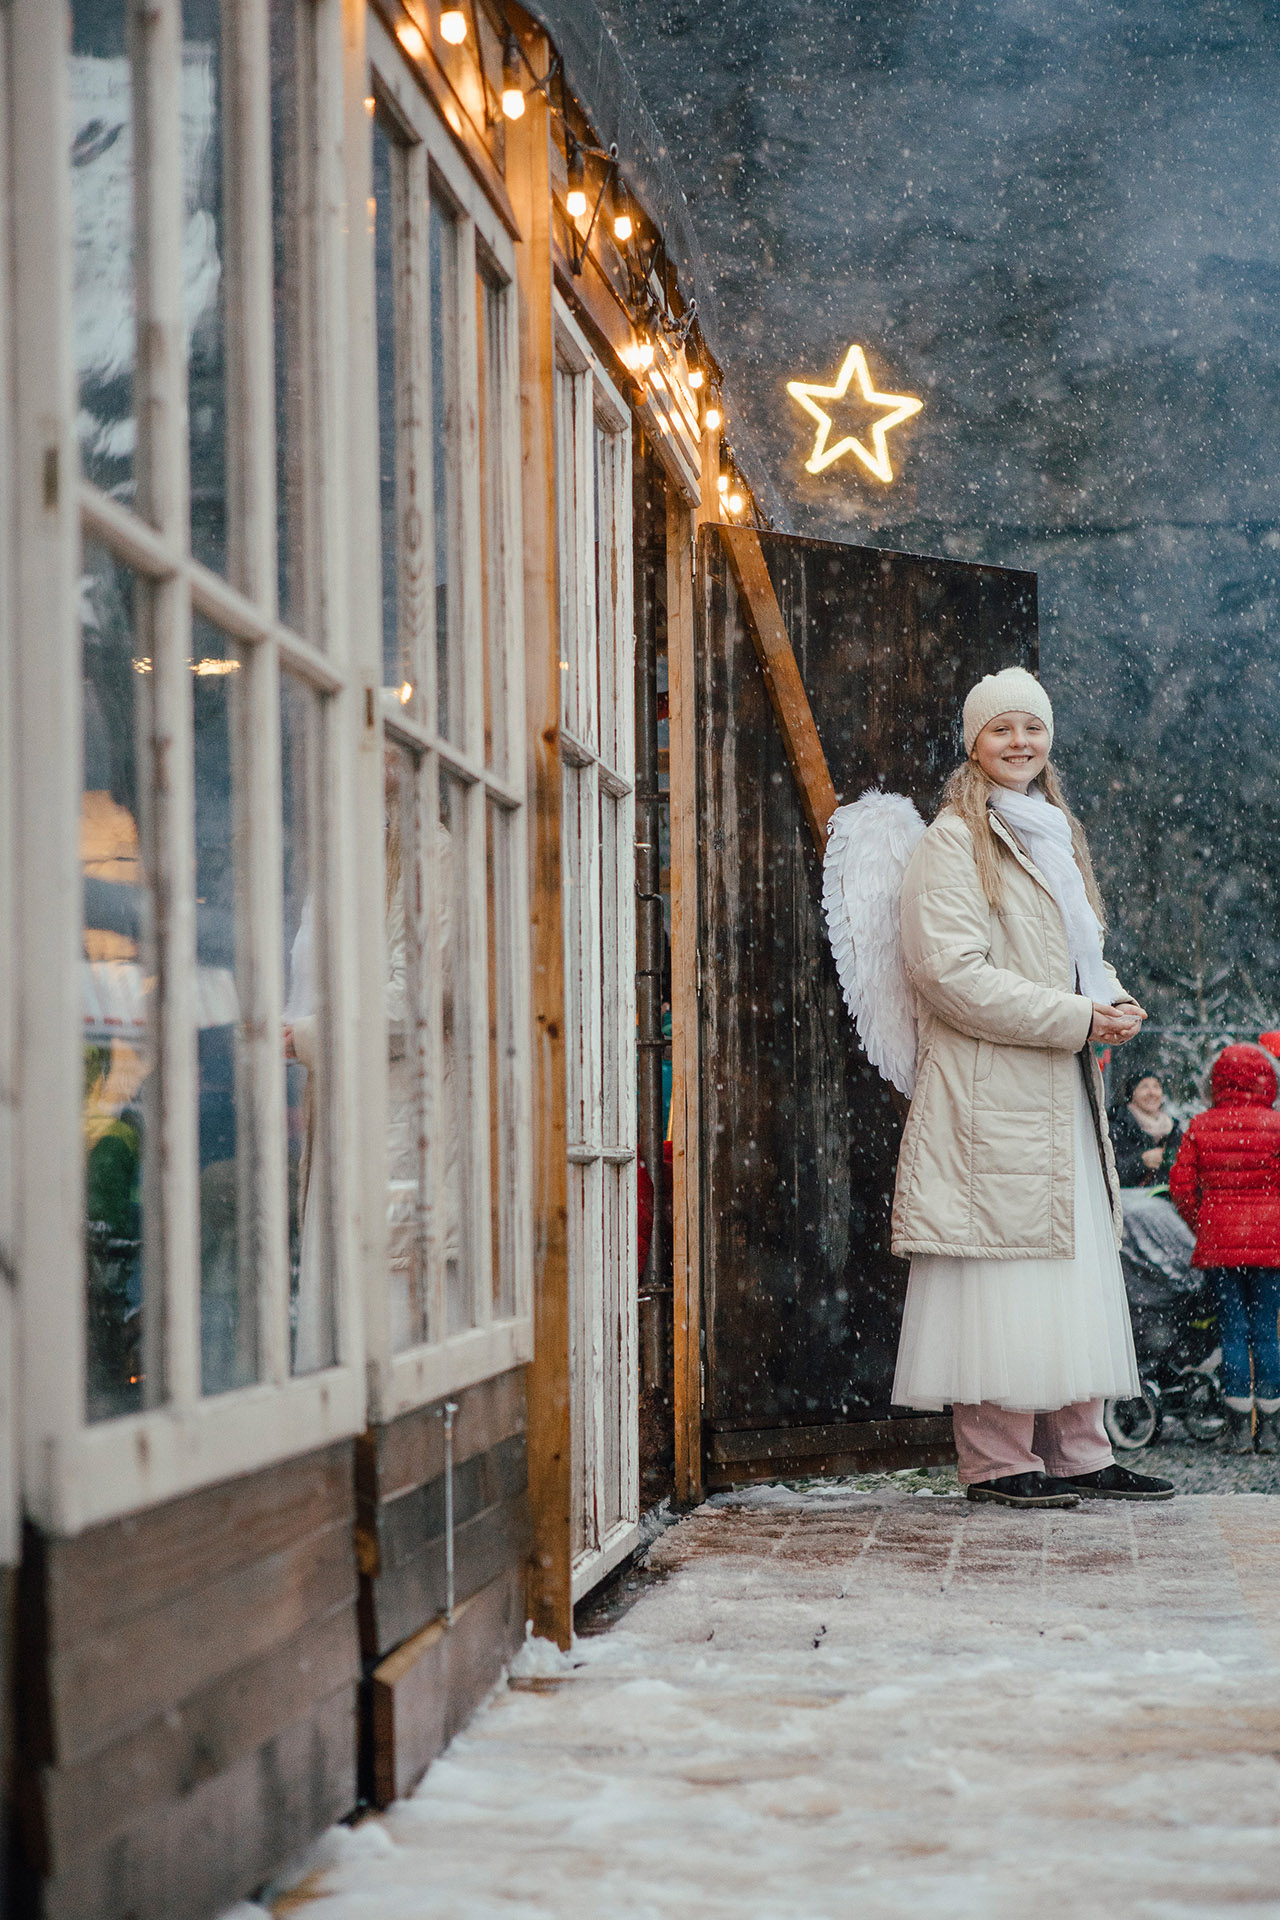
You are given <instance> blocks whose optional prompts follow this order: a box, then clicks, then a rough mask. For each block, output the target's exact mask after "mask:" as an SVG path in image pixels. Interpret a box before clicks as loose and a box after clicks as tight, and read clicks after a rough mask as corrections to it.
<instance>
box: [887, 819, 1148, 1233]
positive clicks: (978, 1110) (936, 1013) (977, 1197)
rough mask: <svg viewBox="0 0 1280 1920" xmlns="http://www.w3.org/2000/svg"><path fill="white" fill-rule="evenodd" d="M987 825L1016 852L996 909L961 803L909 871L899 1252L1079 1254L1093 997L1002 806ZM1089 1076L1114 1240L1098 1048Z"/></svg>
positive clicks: (1007, 863) (1006, 865)
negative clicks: (1080, 1081)
mask: <svg viewBox="0 0 1280 1920" xmlns="http://www.w3.org/2000/svg"><path fill="white" fill-rule="evenodd" d="M991 824H992V827H993V829H994V831H995V833H996V834H997V836H998V837H999V839H1000V841H1001V842H1002V844H1003V848H1004V851H1005V853H1006V854H1007V856H1008V857H1007V858H1005V859H1003V861H1002V865H1003V871H1004V901H1003V904H1002V906H1001V908H1000V910H999V911H998V912H996V911H995V910H993V909H992V908H991V907H990V906H989V905H988V904H987V900H986V897H985V895H984V894H983V891H982V887H981V884H980V882H979V879H978V870H977V867H976V866H975V864H974V858H973V842H972V838H971V836H970V833H969V829H968V827H967V826H966V825H965V824H964V821H963V820H961V819H960V817H959V815H958V814H954V813H943V814H941V815H939V817H938V819H936V820H935V821H934V823H933V825H932V826H931V827H930V828H929V830H928V832H927V833H926V834H925V835H924V838H923V839H922V840H921V842H920V844H919V846H918V847H917V848H916V850H915V852H914V853H913V854H912V856H911V860H910V862H909V864H908V867H907V872H906V877H905V880H904V882H903V888H902V951H903V958H904V961H905V964H906V969H907V977H908V979H909V980H910V982H911V985H912V988H913V990H914V992H915V996H916V1013H917V1023H918V1030H919V1046H918V1051H917V1056H916V1059H917V1067H916V1090H915V1094H914V1096H913V1098H912V1101H911V1111H910V1113H909V1114H908V1116H907V1125H906V1132H905V1133H904V1135H903V1140H902V1151H901V1154H900V1155H899V1158H898V1179H897V1188H896V1192H895V1195H894V1203H893V1250H894V1252H895V1253H898V1254H911V1253H939V1254H951V1255H954V1256H956V1257H958V1258H960V1259H975V1260H976V1259H995V1260H1015V1259H1026V1258H1037V1257H1038V1258H1043V1259H1051V1260H1058V1259H1069V1258H1070V1257H1071V1255H1072V1254H1073V1253H1074V1251H1075V1212H1074V1209H1075V1152H1074V1101H1075V1084H1074V1077H1075V1076H1076V1075H1077V1074H1078V1073H1079V1072H1080V1061H1079V1059H1078V1057H1077V1056H1078V1055H1079V1054H1080V1052H1081V1049H1082V1048H1083V1047H1084V1046H1085V1044H1086V1042H1087V1040H1088V1037H1089V1028H1090V1025H1091V1024H1092V1020H1093V1007H1092V1003H1091V1002H1090V1001H1088V1000H1086V999H1084V998H1083V997H1082V996H1081V995H1080V994H1078V993H1076V992H1075V991H1074V990H1073V989H1074V985H1075V980H1074V973H1073V970H1072V967H1071V963H1070V960H1069V958H1068V954H1067V938H1066V933H1065V931H1064V929H1063V924H1062V915H1061V913H1060V912H1059V910H1058V906H1057V903H1056V902H1055V900H1054V898H1053V895H1052V894H1051V893H1050V892H1049V889H1048V886H1047V885H1046V883H1045V881H1044V879H1043V877H1042V876H1041V874H1040V873H1039V872H1038V870H1037V869H1036V867H1035V866H1034V865H1033V864H1032V862H1031V861H1030V859H1028V857H1027V855H1026V854H1025V853H1024V852H1023V850H1022V848H1021V847H1020V846H1019V845H1018V843H1017V841H1016V840H1015V839H1014V837H1013V834H1012V833H1011V832H1010V831H1009V829H1008V828H1007V827H1006V825H1005V823H1004V822H1003V821H1002V820H1001V819H999V818H998V816H996V815H994V814H993V815H992V816H991ZM1112 978H1113V979H1114V978H1115V976H1114V974H1113V975H1112ZM1118 985H1119V983H1118V982H1117V987H1118ZM1087 1084H1088V1087H1089V1094H1090V1103H1091V1105H1092V1107H1093V1110H1094V1120H1095V1125H1096V1127H1097V1130H1098V1136H1099V1139H1100V1141H1101V1144H1102V1151H1103V1161H1104V1165H1105V1167H1106V1173H1107V1185H1108V1189H1109V1191H1110V1193H1111V1202H1112V1211H1113V1214H1114V1216H1115V1222H1116V1234H1117V1239H1118V1237H1119V1233H1120V1226H1121V1215H1120V1200H1119V1189H1118V1185H1117V1182H1116V1175H1115V1164H1114V1161H1113V1160H1112V1157H1111V1143H1110V1141H1109V1140H1108V1138H1107V1125H1106V1118H1105V1114H1104V1110H1103V1101H1102V1079H1101V1075H1100V1074H1099V1073H1098V1070H1097V1068H1096V1066H1094V1065H1093V1063H1092V1060H1090V1064H1089V1071H1088V1074H1087Z"/></svg>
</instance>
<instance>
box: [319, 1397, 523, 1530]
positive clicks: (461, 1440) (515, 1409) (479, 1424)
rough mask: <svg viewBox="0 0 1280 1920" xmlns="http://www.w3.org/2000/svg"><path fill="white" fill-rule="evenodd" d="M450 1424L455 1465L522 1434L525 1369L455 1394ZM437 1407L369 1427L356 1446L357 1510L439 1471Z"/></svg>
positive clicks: (441, 1452)
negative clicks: (453, 1410)
mask: <svg viewBox="0 0 1280 1920" xmlns="http://www.w3.org/2000/svg"><path fill="white" fill-rule="evenodd" d="M454 1397H455V1399H456V1400H457V1403H458V1411H457V1413H456V1414H455V1415H454V1421H453V1458H454V1464H455V1466H456V1465H458V1464H460V1463H461V1462H462V1461H464V1460H469V1459H471V1458H472V1457H473V1456H474V1455H475V1454H478V1453H484V1452H486V1451H487V1450H488V1449H489V1448H490V1447H492V1446H496V1445H497V1443H498V1442H499V1441H500V1440H506V1439H509V1438H510V1436H511V1435H512V1434H515V1433H523V1432H524V1427H525V1369H524V1368H523V1367H513V1368H512V1369H511V1370H510V1371H509V1372H507V1373H501V1374H497V1375H496V1376H495V1377H494V1378H493V1379H492V1380H482V1381H480V1382H479V1383H478V1384H477V1385H476V1386H474V1387H468V1388H467V1389H466V1390H465V1391H464V1392H462V1393H459V1394H456V1395H455V1396H454ZM441 1409H442V1403H441V1402H436V1403H435V1405H433V1406H430V1407H421V1408H416V1409H415V1410H414V1411H413V1412H412V1413H406V1414H402V1415H401V1416H400V1418H399V1419H398V1420H392V1421H391V1422H389V1424H388V1425H387V1426H385V1427H373V1428H371V1429H370V1430H369V1432H367V1433H365V1434H362V1435H361V1436H360V1438H359V1440H358V1441H357V1442H356V1488H357V1492H358V1494H359V1497H360V1500H361V1503H362V1505H365V1504H368V1505H376V1504H377V1503H378V1502H380V1501H383V1500H394V1499H395V1497H396V1495H397V1494H400V1493H405V1492H407V1491H408V1489H409V1488H411V1487H420V1486H422V1485H424V1484H425V1483H426V1482H427V1481H429V1480H435V1479H437V1478H438V1477H439V1475H440V1474H442V1473H443V1472H444V1421H443V1419H442V1418H441Z"/></svg>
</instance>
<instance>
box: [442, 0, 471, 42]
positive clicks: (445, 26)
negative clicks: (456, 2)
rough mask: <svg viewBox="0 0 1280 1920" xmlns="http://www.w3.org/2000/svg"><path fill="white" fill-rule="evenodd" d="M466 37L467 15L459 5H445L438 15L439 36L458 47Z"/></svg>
mask: <svg viewBox="0 0 1280 1920" xmlns="http://www.w3.org/2000/svg"><path fill="white" fill-rule="evenodd" d="M466 37H467V16H466V14H465V13H464V12H463V11H462V8H461V7H446V8H445V10H444V12H443V13H442V14H441V15H440V38H441V39H442V40H447V41H448V43H449V45H450V46H451V47H460V46H461V45H462V43H463V41H464V40H465V39H466Z"/></svg>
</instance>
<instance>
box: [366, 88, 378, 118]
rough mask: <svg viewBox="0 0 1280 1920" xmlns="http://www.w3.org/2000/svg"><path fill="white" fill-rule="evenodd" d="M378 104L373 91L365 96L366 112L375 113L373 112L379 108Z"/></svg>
mask: <svg viewBox="0 0 1280 1920" xmlns="http://www.w3.org/2000/svg"><path fill="white" fill-rule="evenodd" d="M377 105H378V103H377V101H376V100H375V99H374V97H373V95H372V94H371V93H366V95H365V97H364V110H365V112H366V113H367V114H370V115H372V114H373V113H374V112H375V111H376V109H377Z"/></svg>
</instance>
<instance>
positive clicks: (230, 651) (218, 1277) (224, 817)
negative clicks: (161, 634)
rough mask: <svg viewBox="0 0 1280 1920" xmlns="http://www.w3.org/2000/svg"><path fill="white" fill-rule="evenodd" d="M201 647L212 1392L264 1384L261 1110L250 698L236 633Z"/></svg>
mask: <svg viewBox="0 0 1280 1920" xmlns="http://www.w3.org/2000/svg"><path fill="white" fill-rule="evenodd" d="M192 642H193V644H192V661H191V698H192V708H193V721H194V731H193V749H194V763H195V794H196V815H195V841H196V1025H197V1034H196V1049H197V1060H198V1067H199V1103H200V1105H199V1152H200V1330H201V1342H200V1345H201V1379H202V1384H203V1388H204V1391H205V1393H225V1392H226V1391H227V1390H228V1389H229V1388H231V1387H243V1386H247V1385H248V1384H249V1383H250V1382H251V1381H253V1380H256V1379H257V1377H258V1317H257V1289H256V1261H255V1258H254V1254H255V1248H254V1244H253V1239H252V1233H253V1223H254V1220H255V1218H256V1208H255V1205H254V1187H253V1179H254V1158H253V1138H252V1112H253V1108H252V1103H251V1101H250V1098H249V1088H248V1071H249V1067H248V1052H247V1047H246V1028H245V1024H244V1020H243V1018H242V1010H241V1004H240V991H239V985H238V983H239V981H240V979H241V977H242V976H245V975H246V968H245V966H244V965H242V963H241V943H242V941H243V939H244V937H245V933H246V929H245V927H244V926H243V925H242V923H241V916H240V885H242V884H243V876H242V875H241V876H238V875H237V873H236V860H237V855H239V857H240V859H241V860H242V861H243V857H244V842H245V822H244V821H243V820H242V819H241V818H239V817H238V816H239V808H238V806H237V804H236V795H237V794H238V793H243V792H244V780H243V777H241V778H239V779H237V773H238V772H239V766H238V762H239V758H240V752H239V748H240V724H239V723H240V717H241V716H240V706H241V702H242V700H243V697H244V694H243V688H242V686H241V675H242V665H241V661H240V657H239V654H238V652H237V650H236V648H235V647H234V645H233V644H232V643H231V642H230V641H228V639H227V637H226V635H225V634H223V633H221V632H220V631H219V630H218V628H216V627H214V626H211V625H210V624H209V622H208V621H206V620H201V619H197V620H196V622H195V625H194V629H193V633H192ZM248 977H251V975H250V976H248Z"/></svg>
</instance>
